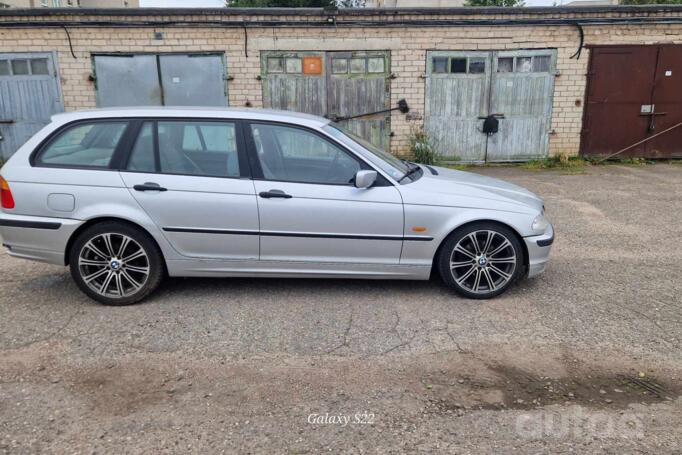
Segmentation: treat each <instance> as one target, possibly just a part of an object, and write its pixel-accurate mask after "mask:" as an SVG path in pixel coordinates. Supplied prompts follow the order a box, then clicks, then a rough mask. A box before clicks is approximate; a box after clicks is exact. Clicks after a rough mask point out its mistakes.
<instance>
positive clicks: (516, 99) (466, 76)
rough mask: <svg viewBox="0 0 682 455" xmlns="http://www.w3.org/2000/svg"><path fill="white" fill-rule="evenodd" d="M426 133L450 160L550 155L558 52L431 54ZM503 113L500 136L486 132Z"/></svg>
mask: <svg viewBox="0 0 682 455" xmlns="http://www.w3.org/2000/svg"><path fill="white" fill-rule="evenodd" d="M427 59H428V61H427V81H426V113H425V114H426V121H425V128H426V132H427V134H428V136H429V138H430V139H431V141H432V142H433V144H434V146H435V148H436V150H437V151H438V153H439V154H440V155H442V156H443V157H444V158H445V159H446V160H448V159H450V160H458V161H463V162H504V161H523V160H528V159H531V158H539V157H544V156H547V154H548V147H549V129H550V121H551V113H552V95H553V91H554V73H555V71H554V68H555V66H556V51H554V50H548V49H542V50H521V51H470V52H466V51H465V52H441V51H439V52H429V53H428V56H427ZM492 114H499V115H498V116H497V118H498V132H497V133H494V134H487V133H484V132H483V122H484V119H485V118H486V117H487V116H489V115H492Z"/></svg>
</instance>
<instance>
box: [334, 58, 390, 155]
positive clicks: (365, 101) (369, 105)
mask: <svg viewBox="0 0 682 455" xmlns="http://www.w3.org/2000/svg"><path fill="white" fill-rule="evenodd" d="M389 75H390V57H389V53H388V52H329V53H328V54H327V84H328V90H327V106H328V108H327V110H328V116H329V117H330V118H334V117H352V116H354V115H358V114H365V113H372V112H378V111H381V110H386V109H388V108H389V107H390V102H391V101H390V83H389V81H390V79H389ZM340 123H341V125H342V126H344V127H345V128H348V129H349V130H350V131H352V132H354V133H355V134H357V135H358V136H360V137H362V138H364V139H366V140H368V141H369V142H371V143H372V144H374V145H376V146H377V147H380V148H382V149H384V150H388V149H389V145H390V133H391V114H390V113H388V112H384V113H381V114H376V115H371V116H363V117H359V118H355V119H350V120H345V121H342V122H340Z"/></svg>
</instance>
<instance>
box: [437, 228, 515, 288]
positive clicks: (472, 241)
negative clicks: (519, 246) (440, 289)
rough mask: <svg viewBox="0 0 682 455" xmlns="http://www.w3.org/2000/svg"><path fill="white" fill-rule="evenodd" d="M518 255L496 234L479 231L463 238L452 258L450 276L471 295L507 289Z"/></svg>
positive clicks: (510, 244)
mask: <svg viewBox="0 0 682 455" xmlns="http://www.w3.org/2000/svg"><path fill="white" fill-rule="evenodd" d="M516 262H517V258H516V252H515V251H514V247H513V245H512V243H511V242H510V241H509V239H508V238H507V237H506V236H504V235H503V234H501V233H499V232H497V231H491V230H479V231H474V232H471V233H469V234H467V235H465V236H464V237H462V238H461V239H460V240H459V242H457V244H456V245H455V247H454V249H453V250H452V254H451V255H450V273H451V274H452V277H453V278H454V280H455V282H456V283H457V284H458V285H459V286H461V287H462V288H464V289H466V290H467V291H469V292H473V293H475V294H486V293H490V292H494V291H496V290H498V289H500V288H501V287H503V286H505V285H506V284H507V283H509V281H510V280H511V279H512V277H513V276H514V271H515V269H516Z"/></svg>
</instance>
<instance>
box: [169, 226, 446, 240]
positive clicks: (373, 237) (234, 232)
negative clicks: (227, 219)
mask: <svg viewBox="0 0 682 455" xmlns="http://www.w3.org/2000/svg"><path fill="white" fill-rule="evenodd" d="M163 230H164V231H165V232H188V233H195V234H227V235H261V236H265V237H299V238H313V239H348V240H397V241H403V240H407V241H412V242H430V241H432V240H433V237H426V236H419V235H412V236H402V235H394V236H385V235H359V234H358V235H356V234H308V233H304V232H273V231H260V232H258V231H239V230H232V229H201V228H183V227H165V228H163Z"/></svg>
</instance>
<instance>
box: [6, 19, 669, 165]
mask: <svg viewBox="0 0 682 455" xmlns="http://www.w3.org/2000/svg"><path fill="white" fill-rule="evenodd" d="M529 11H531V12H529V13H528V14H523V15H519V14H518V13H517V14H515V15H514V18H516V19H518V18H519V17H523V18H533V17H536V16H537V17H540V16H541V15H540V16H539V15H538V14H535V13H532V11H534V10H529ZM553 11H559V10H558V9H554V10H553ZM61 14H62V15H60V16H56V15H52V16H46V17H44V16H41V17H37V18H36V17H21V16H18V17H13V16H8V15H0V24H2V22H7V21H31V24H30V25H28V24H27V26H26V27H25V28H2V27H0V52H33V51H55V52H56V54H57V57H58V65H59V70H60V76H61V88H62V94H63V99H64V105H65V107H66V109H67V110H74V109H83V108H92V107H96V102H95V88H94V83H93V82H90V81H89V80H88V78H89V76H90V74H91V73H92V70H93V68H92V60H91V55H92V54H96V53H110V52H158V53H163V52H194V51H201V52H207V51H216V52H224V53H225V56H226V61H227V66H228V68H227V72H228V74H229V75H230V76H232V77H233V78H234V79H233V80H231V81H229V82H228V93H229V103H230V105H231V106H244V105H245V104H246V103H247V102H249V103H251V104H252V105H253V106H254V107H259V106H262V91H261V84H260V82H259V81H258V80H257V76H258V75H259V74H260V51H263V50H366V49H381V50H389V51H390V52H391V66H392V67H391V71H392V72H393V73H395V74H396V75H397V78H396V79H394V80H392V81H391V98H392V102H393V103H394V104H395V103H397V101H398V100H399V99H400V98H405V99H407V101H408V103H409V104H410V106H412V107H413V109H414V110H415V111H418V113H419V114H423V112H424V102H425V99H424V95H425V80H424V78H423V75H424V73H425V71H426V68H425V65H426V52H427V50H502V49H507V50H509V49H533V48H556V49H557V69H558V71H559V73H560V74H559V75H557V77H556V80H555V90H554V98H553V108H552V123H551V128H552V133H551V134H550V154H551V155H556V154H568V155H576V154H577V153H578V151H579V144H580V131H581V124H582V114H583V106H584V94H585V84H586V73H587V63H588V59H589V49H584V50H583V53H582V56H581V57H580V59H571V58H570V56H571V55H572V54H573V53H574V52H575V51H576V49H577V47H578V44H579V34H578V29H577V27H575V26H573V25H551V26H549V25H542V26H537V25H533V26H531V25H527V26H495V27H491V26H457V27H452V26H447V27H418V26H414V27H407V28H405V27H390V26H389V27H372V26H369V27H353V28H348V27H342V26H338V27H334V26H329V27H306V26H305V22H306V21H309V20H319V19H320V18H319V15H318V16H315V15H297V16H276V17H273V16H249V17H248V20H249V21H263V20H273V19H280V20H289V21H300V22H301V27H263V26H259V27H256V26H251V27H249V29H248V46H247V47H246V49H245V31H244V30H243V29H241V28H225V27H205V26H203V27H179V26H169V27H164V26H159V27H134V28H116V27H103V26H97V27H75V26H74V27H69V33H70V35H71V40H72V44H73V51H74V53H75V56H76V58H73V56H72V55H71V51H70V49H69V45H68V41H67V36H66V32H65V30H64V29H63V28H55V27H51V28H48V27H42V26H40V22H41V21H46V20H63V21H75V20H78V21H88V20H99V21H101V20H103V19H106V20H115V21H122V20H125V21H127V22H134V21H165V20H177V21H188V22H192V21H201V20H213V21H215V20H216V18H215V17H214V16H201V15H190V16H181V15H178V14H179V13H177V14H175V15H168V16H164V15H155V16H135V17H132V18H131V17H123V16H110V17H106V18H103V17H101V16H70V15H64V14H63V13H61ZM434 14H435V13H434ZM581 14H582V16H581V15H580V14H577V13H570V14H568V13H566V14H564V16H566V17H569V16H570V17H572V18H579V17H583V16H584V17H594V16H595V15H599V14H600V15H601V16H599V17H602V16H603V17H608V16H613V15H618V16H621V17H623V16H627V15H628V14H633V15H634V14H635V13H628V12H622V13H613V12H609V13H591V12H590V13H581ZM639 15H640V14H639V13H637V16H639ZM647 15H648V16H649V17H651V16H656V15H658V16H660V17H681V16H682V10H678V11H672V12H671V11H660V12H650V13H648V14H647ZM560 16H561V15H560V14H558V13H553V14H552V16H551V17H560ZM409 17H412V16H408V18H409ZM413 17H414V19H419V18H421V17H423V16H413ZM435 17H436V18H441V19H442V18H447V19H452V18H458V17H459V16H457V15H456V14H453V13H452V12H450V14H449V15H442V14H440V13H439V15H437V16H435ZM466 18H467V19H473V20H475V19H477V18H485V19H495V18H497V19H505V18H507V19H508V18H509V17H507V16H506V15H505V14H502V13H500V12H499V11H496V12H495V14H491V13H486V14H483V15H478V16H473V15H470V14H469V15H467V16H466ZM242 19H243V18H238V17H237V18H235V17H232V16H229V17H228V18H227V19H226V20H240V21H241V20H242ZM355 19H356V20H373V21H376V20H381V21H388V22H390V21H391V18H390V17H386V16H383V15H376V16H374V15H373V16H362V17H361V18H359V19H358V18H355ZM403 19H404V18H403ZM583 28H584V32H585V44H586V45H603V44H654V43H682V24H646V25H644V24H642V25H624V24H622V25H585V26H584V27H583ZM154 32H162V33H163V36H164V38H163V39H162V40H156V39H154ZM245 50H246V52H245ZM247 54H248V56H247ZM633 64H636V62H633ZM421 122H422V120H419V119H415V120H408V119H407V118H406V117H405V116H404V115H401V114H399V113H394V114H393V117H392V130H393V131H394V133H395V136H394V137H393V138H392V143H391V147H392V151H393V152H395V153H398V154H400V153H404V152H405V151H406V148H407V141H408V137H409V135H410V130H411V128H414V127H416V126H418V125H419V124H420V123H421Z"/></svg>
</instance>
